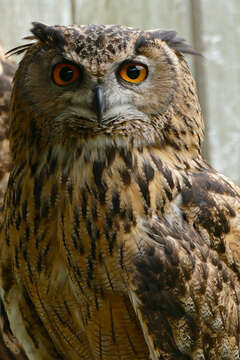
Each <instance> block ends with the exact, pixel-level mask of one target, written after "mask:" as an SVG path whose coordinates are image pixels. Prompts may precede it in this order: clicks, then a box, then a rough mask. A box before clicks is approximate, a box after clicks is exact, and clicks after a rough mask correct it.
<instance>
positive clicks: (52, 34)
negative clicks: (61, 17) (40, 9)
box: [31, 22, 65, 47]
mask: <svg viewBox="0 0 240 360" xmlns="http://www.w3.org/2000/svg"><path fill="white" fill-rule="evenodd" d="M32 24H33V27H32V29H31V32H32V34H33V35H34V36H35V38H36V39H38V40H40V41H42V42H43V43H46V44H48V43H54V45H56V46H58V47H63V46H64V45H65V38H64V35H63V33H62V31H61V27H58V26H48V25H46V24H42V23H39V22H33V23H32Z"/></svg>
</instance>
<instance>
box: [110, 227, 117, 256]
mask: <svg viewBox="0 0 240 360" xmlns="http://www.w3.org/2000/svg"><path fill="white" fill-rule="evenodd" d="M116 239H117V233H116V232H114V233H113V235H112V236H111V239H110V240H109V241H108V243H109V254H110V255H111V256H112V255H113V248H114V245H115V244H116Z"/></svg>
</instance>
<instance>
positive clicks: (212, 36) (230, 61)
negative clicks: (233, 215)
mask: <svg viewBox="0 0 240 360" xmlns="http://www.w3.org/2000/svg"><path fill="white" fill-rule="evenodd" d="M32 21H42V22H45V23H47V24H49V25H55V24H65V25H67V24H72V23H75V24H88V23H96V24H113V23H115V24H124V25H128V26H133V27H139V28H143V29H153V28H164V29H175V30H177V32H178V33H179V35H180V36H182V37H184V38H185V39H186V40H187V42H188V43H191V44H192V46H193V47H194V48H195V49H196V50H198V51H199V52H201V53H202V55H203V56H202V57H191V56H187V61H188V63H189V65H190V67H191V70H192V72H193V74H194V76H195V79H196V80H197V85H198V90H199V96H200V102H201V105H202V110H203V114H204V119H205V124H206V136H205V143H204V154H205V157H206V158H207V159H208V161H209V162H210V164H211V165H212V166H213V167H215V168H216V169H217V170H218V171H220V172H221V173H223V174H225V175H227V176H229V177H230V178H231V179H233V180H234V181H235V182H237V183H239V184H240V119H239V118H240V117H239V114H240V97H239V94H240V1H239V0H228V1H226V0H217V1H210V0H51V1H49V0H0V22H1V25H0V43H1V44H2V45H3V46H4V48H5V49H6V50H9V49H11V48H12V47H15V46H17V45H20V44H23V41H22V40H21V39H22V37H24V36H26V35H28V34H29V28H30V27H31V22H32ZM16 60H17V61H19V59H16Z"/></svg>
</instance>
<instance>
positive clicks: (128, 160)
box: [119, 148, 133, 169]
mask: <svg viewBox="0 0 240 360" xmlns="http://www.w3.org/2000/svg"><path fill="white" fill-rule="evenodd" d="M119 155H120V156H121V158H122V159H123V160H124V162H125V165H126V166H127V168H128V169H132V168H133V159H132V153H131V151H129V150H128V151H127V152H126V150H125V148H120V149H119Z"/></svg>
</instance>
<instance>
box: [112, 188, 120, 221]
mask: <svg viewBox="0 0 240 360" xmlns="http://www.w3.org/2000/svg"><path fill="white" fill-rule="evenodd" d="M119 212H120V195H119V192H118V191H116V190H115V191H113V193H112V213H113V215H116V214H119Z"/></svg>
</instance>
